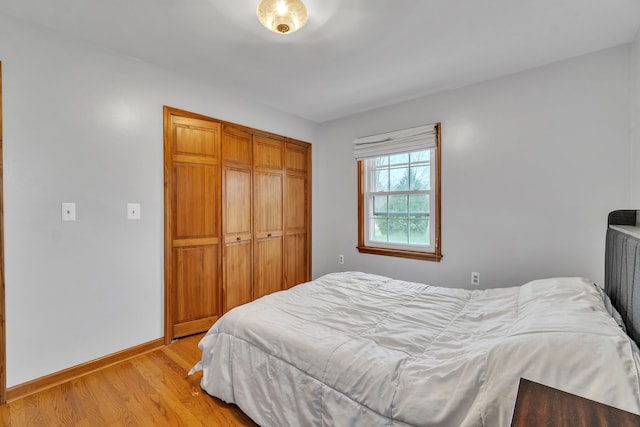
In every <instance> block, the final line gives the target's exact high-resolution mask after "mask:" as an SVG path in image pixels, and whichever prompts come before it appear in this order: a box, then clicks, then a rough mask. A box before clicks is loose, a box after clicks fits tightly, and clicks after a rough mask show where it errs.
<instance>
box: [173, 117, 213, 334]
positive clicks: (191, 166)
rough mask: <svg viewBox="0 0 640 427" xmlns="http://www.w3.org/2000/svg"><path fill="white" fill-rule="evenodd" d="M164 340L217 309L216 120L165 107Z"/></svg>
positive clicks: (198, 327)
mask: <svg viewBox="0 0 640 427" xmlns="http://www.w3.org/2000/svg"><path fill="white" fill-rule="evenodd" d="M166 115H167V117H165V123H166V124H167V128H166V130H165V239H166V242H167V243H166V246H167V248H166V249H165V281H166V282H167V283H166V286H165V290H166V291H167V293H168V295H167V297H168V298H166V301H167V303H166V307H165V317H166V322H167V325H166V327H165V339H166V340H170V339H171V338H175V337H180V336H186V335H191V334H195V333H198V332H202V331H205V330H207V329H208V328H209V327H211V325H213V323H214V322H215V321H216V320H217V319H218V318H219V317H220V316H221V314H222V280H221V249H220V234H221V221H220V219H221V218H220V216H221V214H220V197H221V196H220V175H221V174H220V124H219V123H216V122H213V121H209V120H204V119H199V118H193V117H188V116H186V117H185V116H181V115H179V114H178V113H173V114H172V113H171V111H170V110H166Z"/></svg>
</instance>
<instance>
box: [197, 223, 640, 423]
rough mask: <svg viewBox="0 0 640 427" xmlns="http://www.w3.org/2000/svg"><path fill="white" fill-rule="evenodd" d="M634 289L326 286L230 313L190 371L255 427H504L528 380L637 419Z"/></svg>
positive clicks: (319, 283) (350, 278) (381, 281)
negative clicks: (197, 372) (521, 382)
mask: <svg viewBox="0 0 640 427" xmlns="http://www.w3.org/2000/svg"><path fill="white" fill-rule="evenodd" d="M615 233H622V234H623V235H624V236H628V234H626V233H623V232H621V231H618V230H615V229H609V230H608V231H607V267H606V276H607V281H609V280H610V279H611V278H612V277H614V276H615V278H614V279H615V280H618V281H619V282H620V281H621V280H620V279H619V277H618V276H625V277H627V278H628V277H629V275H628V274H627V275H624V274H621V265H622V264H621V263H620V262H618V261H619V259H618V258H615V259H614V258H613V256H612V254H611V251H612V250H613V249H610V247H609V246H610V243H611V244H612V247H615V246H616V245H617V247H618V249H620V250H621V251H622V252H624V254H622V252H621V253H617V254H616V256H617V257H620V256H624V257H628V256H629V252H628V251H627V250H626V249H624V247H623V246H624V245H622V244H621V243H619V242H617V241H616V239H615V238H614V237H612V235H613V234H615ZM612 242H616V243H612ZM627 243H628V242H625V244H627ZM623 249H624V250H623ZM637 252H638V251H636V253H635V256H637V257H640V254H638V253H637ZM636 262H638V261H637V258H636ZM627 265H629V262H627V261H625V263H624V268H627V267H626V266H627ZM614 270H615V271H617V273H614ZM638 271H639V272H640V269H638ZM611 280H613V279H611ZM633 284H634V283H631V285H629V286H628V284H627V283H625V284H623V285H620V284H614V283H609V282H608V283H607V284H606V286H605V287H606V288H607V291H608V292H610V294H611V295H613V297H612V298H611V299H610V298H609V297H608V295H607V294H606V293H605V292H604V290H602V289H601V288H600V287H599V286H597V285H595V284H593V283H592V282H590V281H589V280H586V279H582V278H551V279H544V280H536V281H533V282H530V283H527V284H525V285H522V286H518V287H512V288H503V289H490V290H463V289H451V288H442V287H436V286H429V285H426V284H421V283H413V282H405V281H400V280H395V279H392V278H388V277H383V276H377V275H371V274H366V273H362V272H344V273H332V274H328V275H325V276H322V277H320V278H318V279H316V280H315V281H312V282H309V283H305V284H301V285H298V286H296V287H294V288H292V289H290V290H288V291H283V292H278V293H275V294H271V295H268V296H266V297H263V298H261V299H259V300H256V301H254V302H252V303H249V304H246V305H243V306H240V307H237V308H235V309H233V310H231V311H230V312H228V313H227V314H225V315H224V316H223V317H222V318H221V319H220V320H219V321H218V322H217V323H216V324H215V325H214V326H213V327H212V328H211V329H210V330H209V332H207V334H206V335H205V336H204V337H203V338H202V340H201V342H200V344H199V346H200V348H201V350H202V360H201V361H200V362H199V363H198V365H196V367H195V368H194V370H200V369H201V370H203V377H202V381H201V386H202V388H203V389H204V390H205V391H206V392H207V393H209V394H211V395H212V396H216V397H218V398H220V399H222V400H224V401H226V402H231V403H235V404H236V405H238V406H239V407H240V408H241V409H242V410H243V411H244V412H245V413H246V414H247V415H249V416H250V417H251V418H252V419H253V420H254V421H255V422H256V423H258V424H259V425H261V426H290V425H296V426H343V425H344V426H360V425H361V426H491V427H494V426H495V427H499V426H508V425H509V423H510V420H511V415H512V412H513V407H514V403H515V399H516V394H517V388H518V383H519V379H520V378H527V379H529V380H532V381H535V382H538V383H542V384H545V385H548V386H551V387H555V388H559V389H562V390H564V391H567V392H570V393H574V394H577V395H580V396H583V397H586V398H589V399H592V400H596V401H598V402H602V403H605V404H608V405H611V406H615V407H617V408H620V409H623V410H625V411H629V412H633V413H640V352H639V351H638V347H637V345H636V344H635V343H634V341H633V340H632V339H631V337H630V336H629V334H627V333H626V331H627V329H625V326H624V321H625V320H629V319H630V318H631V316H630V315H629V313H630V312H631V314H632V313H633V309H632V304H633V303H632V302H630V301H632V300H633V297H632V295H631V294H633V292H629V290H630V289H631V290H632V289H633ZM622 289H624V291H622ZM636 294H639V295H640V292H637V293H636ZM614 304H616V307H621V308H622V309H623V310H621V312H620V313H622V314H624V315H625V316H626V317H624V318H623V317H622V315H621V314H619V312H618V311H617V310H616V308H615V307H614ZM630 307H631V308H630ZM625 310H626V311H625ZM635 328H637V325H635V326H632V327H631V328H630V329H629V331H630V332H633V331H635V330H637V329H635Z"/></svg>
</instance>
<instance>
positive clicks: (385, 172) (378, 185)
mask: <svg viewBox="0 0 640 427" xmlns="http://www.w3.org/2000/svg"><path fill="white" fill-rule="evenodd" d="M374 174H375V182H374V188H373V191H389V169H386V168H385V169H378V170H376V171H375V172H374Z"/></svg>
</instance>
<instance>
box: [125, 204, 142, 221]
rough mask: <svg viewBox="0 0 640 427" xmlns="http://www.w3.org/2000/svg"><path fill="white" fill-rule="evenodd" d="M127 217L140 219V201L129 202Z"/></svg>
mask: <svg viewBox="0 0 640 427" xmlns="http://www.w3.org/2000/svg"><path fill="white" fill-rule="evenodd" d="M127 218H128V219H140V203H127Z"/></svg>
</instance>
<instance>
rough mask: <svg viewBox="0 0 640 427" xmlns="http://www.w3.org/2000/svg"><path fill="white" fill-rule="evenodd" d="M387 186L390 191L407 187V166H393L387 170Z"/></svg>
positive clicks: (403, 189) (404, 189)
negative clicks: (388, 181)
mask: <svg viewBox="0 0 640 427" xmlns="http://www.w3.org/2000/svg"><path fill="white" fill-rule="evenodd" d="M389 175H390V176H389V180H390V183H389V187H390V190H391V191H406V190H408V189H409V168H393V169H391V170H390V171H389Z"/></svg>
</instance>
